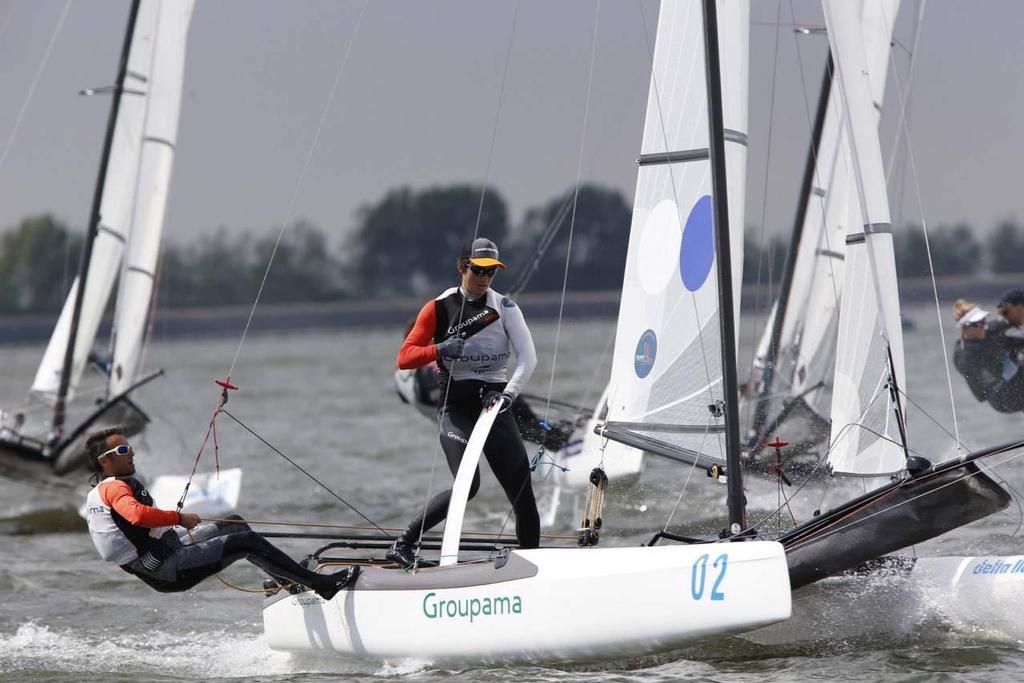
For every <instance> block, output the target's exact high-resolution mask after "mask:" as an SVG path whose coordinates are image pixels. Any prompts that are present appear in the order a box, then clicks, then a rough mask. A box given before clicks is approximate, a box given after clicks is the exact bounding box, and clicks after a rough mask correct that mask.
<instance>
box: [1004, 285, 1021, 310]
mask: <svg viewBox="0 0 1024 683" xmlns="http://www.w3.org/2000/svg"><path fill="white" fill-rule="evenodd" d="M1011 304H1024V292H1022V291H1021V290H1019V289H1011V290H1010V291H1008V292H1006V293H1005V294H1003V298H1001V299H1000V300H999V304H998V307H999V308H1002V307H1004V306H1009V305H1011Z"/></svg>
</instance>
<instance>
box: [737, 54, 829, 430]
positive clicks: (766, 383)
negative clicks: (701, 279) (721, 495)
mask: <svg viewBox="0 0 1024 683" xmlns="http://www.w3.org/2000/svg"><path fill="white" fill-rule="evenodd" d="M831 91H832V52H831V51H829V53H828V57H827V59H826V61H825V75H824V76H823V77H822V82H821V92H820V93H819V94H818V110H817V112H816V113H815V115H814V127H813V129H812V132H811V147H810V149H809V150H808V152H807V163H806V165H805V166H804V177H803V182H802V183H801V185H800V199H799V201H798V202H797V212H796V222H795V223H794V224H793V236H792V238H791V239H790V244H791V245H792V249H790V251H789V252H788V253H787V254H786V268H785V270H784V271H783V275H782V286H781V290H780V292H779V298H778V303H777V304H776V308H775V317H774V318H773V319H772V334H771V338H770V341H769V343H768V353H767V354H766V355H765V360H764V377H763V378H762V380H761V392H760V394H759V395H758V399H757V409H756V411H755V412H754V424H753V431H754V436H753V439H752V440H751V443H750V444H749V445H750V446H754V445H755V444H757V443H758V442H759V441H760V440H761V437H762V434H761V431H762V430H763V429H764V426H765V422H767V420H768V396H769V395H770V394H771V389H772V383H773V382H774V379H775V367H776V364H777V363H778V355H779V344H780V343H781V341H782V328H783V326H784V325H785V322H786V308H787V307H788V305H789V295H790V292H791V291H792V290H793V274H794V272H795V271H796V261H797V259H796V249H797V248H798V246H799V244H800V238H801V237H802V236H803V232H804V222H805V221H806V219H807V207H808V205H809V204H810V202H811V192H812V190H813V187H814V177H815V170H816V168H817V164H818V150H819V149H820V147H821V137H822V131H823V130H824V128H825V117H826V115H827V113H828V101H829V96H830V95H831Z"/></svg>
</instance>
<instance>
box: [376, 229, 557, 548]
mask: <svg viewBox="0 0 1024 683" xmlns="http://www.w3.org/2000/svg"><path fill="white" fill-rule="evenodd" d="M456 267H457V269H458V271H459V275H460V277H461V283H460V286H459V287H452V288H450V289H448V290H445V291H444V292H442V293H441V295H440V296H438V297H437V298H436V299H433V300H432V301H428V302H427V303H426V304H425V305H424V306H423V308H422V309H421V310H420V312H419V315H418V316H417V317H416V323H415V325H413V328H412V331H410V332H409V334H408V336H407V337H406V339H405V343H403V344H402V349H401V350H400V351H399V352H398V367H399V368H401V369H414V368H419V367H422V366H424V365H427V364H429V363H431V362H433V361H437V364H438V369H439V371H440V377H439V380H440V387H441V405H440V408H439V409H438V411H439V415H438V417H439V421H438V424H439V429H440V439H441V448H442V450H443V451H444V455H445V458H446V459H447V461H448V468H449V469H450V470H451V472H452V475H453V476H454V474H455V473H456V472H458V469H459V463H460V462H461V461H462V454H463V452H464V451H465V450H466V444H467V443H468V441H469V435H470V433H472V431H473V427H474V425H475V424H476V420H477V418H478V417H479V416H480V411H481V410H482V409H483V408H484V407H488V406H492V405H494V404H495V403H498V402H501V403H502V404H503V405H502V408H501V410H502V412H501V413H500V414H499V415H498V418H497V420H496V421H495V422H494V426H493V427H492V429H491V433H490V435H489V436H488V437H487V441H486V442H485V444H484V456H485V457H486V458H487V462H488V464H489V465H490V466H491V470H492V471H493V472H494V475H495V477H496V478H497V479H498V482H499V483H500V484H501V487H502V488H503V489H504V491H505V495H506V496H508V499H509V502H510V503H511V504H512V508H513V509H514V510H515V514H516V536H517V538H518V540H519V546H520V547H521V548H536V547H537V546H538V545H539V543H540V517H539V515H538V513H537V501H536V499H535V498H534V495H533V484H532V482H531V481H530V466H529V462H528V458H527V455H526V447H525V446H523V440H522V438H521V437H520V435H519V429H518V427H517V426H516V421H515V419H514V418H513V416H512V414H511V412H509V411H508V407H509V406H510V405H511V404H512V402H513V401H514V400H515V398H516V397H517V396H518V395H519V392H521V391H522V390H523V388H524V387H525V386H526V383H527V382H528V381H529V380H530V375H531V374H533V369H534V368H535V367H536V365H537V353H536V351H535V350H534V347H533V338H532V337H531V336H530V330H529V328H528V327H527V326H526V320H525V319H524V318H523V313H522V311H521V310H520V309H519V307H518V306H516V304H515V302H513V301H512V300H511V299H509V298H508V297H506V296H502V295H501V294H499V293H498V292H495V291H494V290H492V289H491V282H492V281H493V279H494V274H495V272H496V271H497V270H498V268H502V269H504V268H506V266H505V264H504V263H502V262H501V261H500V260H499V259H498V247H497V246H496V245H495V244H494V242H492V241H490V240H488V239H485V238H482V237H481V238H478V239H475V240H473V242H472V244H470V245H467V246H466V247H464V248H463V250H462V252H461V254H460V256H459V259H458V261H457V262H456ZM513 351H514V352H515V354H516V367H515V370H514V372H513V373H512V377H511V379H508V374H507V366H508V360H509V357H510V356H511V352H513ZM479 488H480V470H479V468H478V469H477V471H476V474H475V475H474V477H473V484H472V486H471V487H470V491H469V497H470V498H473V496H475V495H476V492H477V490H478V489H479ZM450 499H451V489H448V490H446V491H443V492H441V493H439V494H437V495H436V496H434V497H433V498H432V499H431V500H430V502H429V503H428V504H427V506H426V508H425V509H424V511H423V513H422V514H421V515H420V516H418V517H417V518H416V519H414V520H413V521H412V523H411V524H409V527H408V528H407V529H406V530H405V532H404V533H403V534H402V535H401V536H400V537H399V538H398V539H397V540H396V541H395V543H394V545H392V547H391V549H390V550H388V553H387V557H388V559H390V560H393V561H395V562H398V563H400V564H402V565H404V566H407V567H408V566H412V565H413V564H415V561H416V553H415V546H416V544H417V543H418V542H419V539H420V535H421V534H422V533H423V532H424V531H426V530H428V529H431V528H433V527H434V526H436V525H437V524H438V523H440V522H441V521H442V520H443V519H444V518H445V516H446V515H447V513H448V503H449V501H450Z"/></svg>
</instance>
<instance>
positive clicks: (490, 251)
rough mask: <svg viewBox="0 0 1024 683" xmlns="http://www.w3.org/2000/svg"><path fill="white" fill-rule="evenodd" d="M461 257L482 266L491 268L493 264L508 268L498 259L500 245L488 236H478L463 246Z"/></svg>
mask: <svg viewBox="0 0 1024 683" xmlns="http://www.w3.org/2000/svg"><path fill="white" fill-rule="evenodd" d="M459 258H460V259H462V260H463V261H469V262H470V263H472V264H473V265H474V266H480V267H481V268H490V267H491V266H498V267H499V268H508V266H506V265H505V264H504V263H502V262H501V261H499V260H498V245H497V244H495V243H494V242H492V241H490V240H489V239H487V238H486V237H477V238H476V239H475V240H473V241H472V242H471V243H470V244H467V245H465V246H464V247H462V253H461V254H460V255H459Z"/></svg>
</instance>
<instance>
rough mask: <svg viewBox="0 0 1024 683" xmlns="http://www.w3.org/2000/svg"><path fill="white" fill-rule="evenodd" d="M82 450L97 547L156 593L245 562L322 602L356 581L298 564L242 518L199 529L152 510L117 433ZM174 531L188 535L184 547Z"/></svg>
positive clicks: (195, 519) (191, 518)
mask: <svg viewBox="0 0 1024 683" xmlns="http://www.w3.org/2000/svg"><path fill="white" fill-rule="evenodd" d="M86 451H87V453H88V457H89V461H90V463H91V464H92V465H93V469H94V470H95V472H96V473H97V475H98V476H99V477H102V479H101V480H100V481H99V483H98V484H97V485H96V486H94V487H93V488H92V489H91V490H90V491H89V494H88V497H87V498H86V508H87V520H88V523H89V534H90V535H91V536H92V542H93V544H94V545H95V546H96V550H97V551H99V554H100V556H101V557H102V558H103V559H104V560H106V561H108V562H113V563H115V564H117V565H119V566H120V567H121V569H123V570H124V571H126V572H128V573H129V574H132V575H134V576H137V577H138V578H139V579H141V580H142V581H143V582H144V583H146V584H147V585H149V586H150V587H152V588H154V589H155V590H158V591H160V592H161V593H176V592H179V591H184V590H188V589H189V588H191V587H193V586H195V585H196V584H198V583H199V582H200V581H202V580H203V579H206V578H209V577H211V576H213V575H214V574H217V573H219V572H221V571H222V570H223V569H225V568H227V566H228V565H230V564H232V563H234V562H236V561H238V560H240V559H242V558H243V557H244V558H245V559H247V560H249V562H251V563H252V564H254V565H256V566H257V567H259V568H260V569H262V570H263V571H265V572H267V573H268V574H270V575H271V576H273V577H274V578H275V579H277V580H282V579H283V580H285V581H291V582H294V583H297V584H301V585H303V586H308V587H309V588H312V589H313V590H314V591H316V593H317V594H318V595H319V596H320V597H322V598H324V599H326V600H329V599H331V598H332V597H334V595H335V593H337V592H338V591H339V590H341V589H343V588H345V587H346V586H347V585H349V583H350V582H351V580H352V579H353V578H354V574H353V573H352V572H350V570H348V569H346V570H343V571H340V572H336V573H334V574H318V573H316V572H313V571H310V570H308V569H306V568H304V567H302V566H301V565H299V564H298V563H297V562H295V561H294V560H293V559H292V558H290V557H288V555H286V554H285V553H284V552H282V551H281V550H279V549H278V548H277V547H275V546H273V545H271V543H270V542H269V541H267V540H266V539H265V538H263V537H262V536H260V535H259V534H257V533H256V532H255V531H252V530H251V529H250V528H249V525H248V524H245V522H244V521H241V520H242V518H241V517H238V518H237V519H238V520H239V521H237V522H217V523H214V524H204V525H203V526H198V527H197V525H199V524H200V522H201V521H202V520H201V519H200V518H199V515H197V514H194V513H191V512H177V511H174V510H161V509H160V508H156V507H153V498H152V497H151V496H150V495H149V492H148V491H146V489H145V487H144V486H143V485H142V483H141V482H140V481H139V480H138V479H136V478H135V476H134V475H135V462H134V460H135V451H134V450H133V449H132V447H131V445H129V443H128V439H126V438H125V436H124V434H123V432H122V431H121V429H119V428H116V427H115V428H111V429H104V430H102V431H99V432H96V433H95V434H93V435H91V436H90V437H89V439H88V441H86ZM174 527H183V528H184V530H186V533H187V537H186V541H187V542H186V543H183V542H182V538H181V537H179V536H178V532H177V531H176V530H175V529H174Z"/></svg>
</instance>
